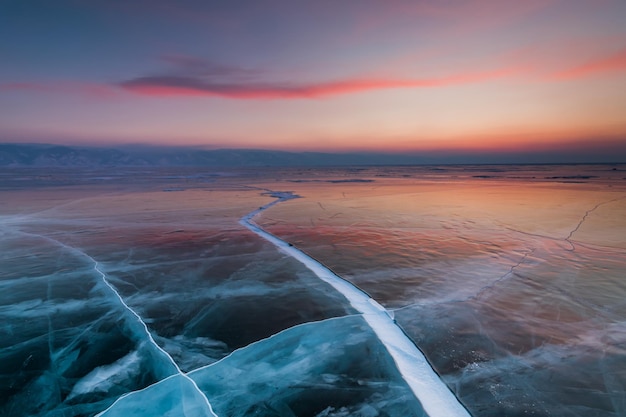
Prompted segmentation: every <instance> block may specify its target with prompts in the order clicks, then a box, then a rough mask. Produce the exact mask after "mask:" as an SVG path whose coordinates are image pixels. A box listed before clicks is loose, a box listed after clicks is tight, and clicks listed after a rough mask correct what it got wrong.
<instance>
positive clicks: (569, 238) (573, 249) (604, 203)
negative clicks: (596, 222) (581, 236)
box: [565, 197, 626, 251]
mask: <svg viewBox="0 0 626 417" xmlns="http://www.w3.org/2000/svg"><path fill="white" fill-rule="evenodd" d="M625 198H626V197H621V198H614V199H612V200H609V201H603V202H600V203H598V204H596V205H595V206H593V207H592V208H591V209H589V210H587V211H586V212H585V214H584V215H583V217H582V218H581V219H580V221H579V222H578V224H577V225H576V227H575V228H574V229H572V231H571V232H569V235H567V237H566V238H565V241H566V242H567V243H569V244H570V245H571V246H572V249H570V250H571V251H575V250H576V246H575V245H574V243H573V242H572V240H571V239H572V236H573V235H574V233H576V232H577V231H578V229H580V227H581V226H582V225H583V223H584V222H585V220H587V216H589V214H591V213H593V212H594V211H596V210H597V209H598V208H600V207H601V206H604V205H606V204H610V203H614V202H616V201H619V200H623V199H625Z"/></svg>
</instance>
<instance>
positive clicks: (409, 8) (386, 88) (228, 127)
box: [0, 0, 626, 159]
mask: <svg viewBox="0 0 626 417" xmlns="http://www.w3.org/2000/svg"><path fill="white" fill-rule="evenodd" d="M0 142H46V143H63V144H74V145H75V144H82V145H103V144H106V145H118V144H130V143H146V144H159V145H201V146H206V147H208V148H224V147H226V148H257V149H283V150H310V151H364V150H365V151H385V152H396V151H401V152H419V151H438V152H439V151H441V152H447V151H455V152H458V151H467V152H492V151H502V152H528V151H545V152H559V151H560V150H570V151H571V150H578V151H580V152H582V153H584V152H596V151H598V149H601V150H603V151H604V152H608V153H609V154H612V155H617V156H616V158H617V159H626V1H624V0H593V1H592V0H525V1H497V0H494V1H485V0H471V1H469V0H440V1H436V0H424V1H420V0H413V1H395V0H394V1H369V0H358V1H352V0H341V1H307V2H304V1H278V0H277V1H204V0H197V1H194V0H184V1H164V0H139V1H123V0H91V1H79V0H74V1H72V0H57V1H30V0H2V1H0Z"/></svg>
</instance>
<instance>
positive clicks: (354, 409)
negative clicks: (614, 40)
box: [0, 166, 626, 417]
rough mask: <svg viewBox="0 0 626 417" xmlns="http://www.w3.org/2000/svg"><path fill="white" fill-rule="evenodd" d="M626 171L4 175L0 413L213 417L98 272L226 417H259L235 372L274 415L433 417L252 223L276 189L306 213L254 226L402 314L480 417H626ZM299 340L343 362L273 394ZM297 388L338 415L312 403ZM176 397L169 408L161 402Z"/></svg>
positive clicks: (365, 336)
mask: <svg viewBox="0 0 626 417" xmlns="http://www.w3.org/2000/svg"><path fill="white" fill-rule="evenodd" d="M612 168H613V167H607V166H592V167H580V166H578V167H546V166H542V167H462V168H461V167H424V168H415V167H410V168H409V167H402V168H371V169H354V170H350V169H341V170H334V171H333V170H311V169H306V170H298V169H286V170H267V171H262V170H261V171H242V172H229V173H215V172H197V171H193V170H171V169H136V170H121V171H115V172H100V171H97V170H94V171H93V172H90V171H89V170H55V171H52V172H48V171H45V172H42V171H33V170H19V169H16V170H9V171H8V172H4V173H3V175H2V176H1V178H2V179H3V181H2V189H1V191H0V192H1V193H2V196H1V197H2V198H0V221H1V222H2V225H3V227H2V228H0V263H1V264H2V268H0V287H1V288H0V300H1V303H0V331H1V332H2V333H1V337H0V343H2V345H0V364H1V365H2V368H1V372H0V382H1V383H0V387H1V389H2V391H0V414H2V415H8V416H13V415H15V416H21V415H25V414H26V415H40V416H44V415H47V416H53V415H60V414H62V415H66V416H72V415H88V416H91V415H95V414H96V413H98V412H100V411H102V410H105V409H107V408H108V407H109V406H110V405H111V404H112V403H113V402H114V401H115V400H116V399H117V398H120V396H123V395H124V394H126V393H129V392H134V391H136V390H141V389H144V388H147V390H146V391H140V392H139V394H138V395H135V394H133V395H132V398H136V399H141V401H139V402H138V403H137V407H140V406H141V407H147V409H146V410H145V413H146V414H150V413H155V412H156V413H158V412H159V410H160V411H163V410H164V408H159V407H157V405H158V404H161V405H163V402H165V403H168V401H170V400H171V401H173V402H171V403H169V405H168V407H170V409H171V410H173V411H175V412H177V413H181V414H182V413H188V414H189V415H191V414H193V413H195V412H198V413H205V414H206V410H205V408H203V407H199V408H198V406H199V404H200V403H201V402H202V398H200V396H199V393H198V392H197V391H195V390H194V388H193V387H192V386H190V384H189V381H188V380H185V379H184V378H183V377H182V376H181V375H180V374H178V373H177V372H176V370H175V369H174V370H172V369H171V368H170V367H164V368H161V367H160V366H159V364H163V363H164V362H163V361H158V360H156V358H155V357H154V345H150V344H149V343H148V341H147V339H146V337H145V332H144V333H143V335H142V333H141V332H138V331H137V329H136V327H133V325H131V324H130V323H132V321H130V320H129V314H128V311H126V312H125V311H124V309H123V308H122V307H123V306H122V305H120V303H119V302H117V301H115V299H114V298H113V297H112V296H111V295H112V294H111V292H110V291H108V290H107V289H106V288H105V287H104V286H103V285H101V284H100V283H101V282H102V279H101V278H102V277H101V276H100V275H99V274H98V273H97V271H95V270H94V263H93V261H97V262H98V265H99V268H100V269H101V271H102V272H103V273H104V274H106V277H107V279H108V280H109V282H110V283H111V285H112V286H113V287H114V288H115V289H116V291H118V292H119V294H120V296H121V297H122V299H123V300H124V302H125V303H127V305H128V306H129V307H130V308H132V309H133V311H136V312H137V314H138V315H139V316H140V318H141V319H142V320H143V321H144V322H145V323H146V325H147V327H148V330H149V332H150V334H151V335H152V337H153V338H154V340H155V342H156V343H157V344H158V345H159V346H160V347H161V348H163V349H164V350H165V351H166V352H167V353H168V354H169V355H170V356H171V357H172V359H173V360H174V361H175V362H176V364H177V365H178V366H179V367H180V368H181V370H183V371H192V370H194V369H197V368H198V367H204V366H207V365H208V367H206V368H202V371H198V373H197V376H198V377H199V376H202V378H198V379H197V381H198V383H199V384H200V385H201V387H203V388H201V389H203V390H206V391H207V394H211V393H212V394H211V395H213V397H212V398H210V400H211V402H212V403H213V402H215V403H216V407H223V409H229V410H234V411H233V412H243V411H242V410H243V409H245V408H243V407H242V409H241V410H240V409H238V408H237V407H236V405H234V403H232V401H233V399H232V398H229V395H228V392H230V390H231V388H233V387H235V388H236V386H237V381H232V380H231V381H224V385H223V386H222V385H220V384H219V383H218V382H217V380H216V379H215V378H216V377H217V375H219V374H220V372H222V375H223V376H226V377H227V376H228V375H229V374H230V372H231V371H230V370H232V369H240V370H243V371H242V372H244V373H245V372H248V373H249V374H250V375H249V376H250V378H249V379H247V380H246V385H247V386H249V387H254V390H253V392H256V393H257V394H258V395H257V396H251V397H249V398H247V399H246V400H247V401H249V402H247V403H246V407H250V408H249V409H251V410H256V411H259V413H265V414H270V413H271V412H273V411H276V410H280V411H281V412H284V411H285V410H286V408H285V407H284V405H286V406H287V407H290V408H291V407H296V408H292V411H293V412H294V413H296V414H298V413H300V411H299V409H297V406H294V405H293V404H297V403H298V402H300V401H302V402H305V403H307V404H309V408H308V411H310V412H311V413H318V414H319V416H320V417H321V416H345V415H350V414H351V415H359V414H360V415H362V416H374V415H376V414H379V415H380V414H383V413H388V414H390V415H402V416H403V415H407V413H408V412H407V411H405V410H407V409H410V410H412V411H413V412H415V413H417V415H419V412H420V408H419V407H418V406H417V405H415V399H414V398H413V397H412V396H406V395H405V393H406V392H407V387H406V385H405V384H404V383H403V382H402V381H401V380H399V379H398V378H397V371H395V369H394V367H393V364H391V363H390V362H389V358H388V357H387V356H385V355H384V354H383V353H384V352H383V351H382V350H381V349H380V344H379V343H378V342H377V341H376V340H375V339H372V338H371V337H370V336H371V334H370V333H369V330H368V329H367V328H366V327H363V326H362V325H361V324H355V322H350V324H349V325H348V324H346V323H347V322H348V321H342V320H344V318H342V319H335V317H343V316H350V315H353V314H354V313H355V312H354V310H353V309H351V308H350V306H349V303H348V302H347V301H346V300H345V299H343V297H341V296H340V295H338V294H337V293H336V292H335V291H334V290H333V289H332V288H330V287H329V286H327V285H326V284H324V283H322V282H320V280H318V279H317V278H316V277H315V276H314V275H313V274H311V273H310V272H308V271H307V270H306V269H305V268H303V267H302V266H300V265H299V264H298V263H297V262H295V261H293V260H290V259H289V258H286V257H285V256H283V255H281V254H280V253H278V252H277V251H276V250H275V249H274V248H273V247H272V246H271V245H270V244H268V243H264V242H263V241H262V240H261V239H260V238H257V237H256V236H254V235H252V234H251V233H250V232H248V231H247V230H245V229H243V228H242V227H241V226H239V225H238V224H237V222H238V220H239V218H240V217H241V216H243V215H245V214H247V213H249V212H250V211H252V210H254V209H256V208H258V207H260V206H263V205H265V204H267V203H269V202H271V201H272V200H273V198H272V197H271V196H270V195H268V194H267V190H268V189H273V190H290V191H293V192H295V193H297V194H299V195H301V196H302V197H303V198H301V199H296V200H292V201H287V202H284V203H281V204H278V205H275V206H273V207H272V208H271V209H269V210H267V211H265V212H264V213H263V217H262V218H257V222H258V223H260V224H261V225H265V226H268V227H269V229H270V231H272V232H274V233H277V234H279V235H280V236H281V237H283V238H285V239H287V240H289V241H290V242H292V243H293V244H295V245H296V246H297V247H298V248H301V249H304V250H306V251H307V252H308V253H309V254H311V255H313V256H315V257H316V258H317V259H319V260H321V261H322V262H324V263H325V264H327V265H329V266H330V267H332V268H333V270H334V271H335V272H337V273H339V274H340V275H342V276H344V277H346V278H348V279H350V280H351V281H352V282H354V283H356V284H357V285H358V286H360V287H362V288H363V289H365V290H366V291H367V292H368V293H369V294H370V295H372V296H373V297H374V298H375V299H377V300H378V301H379V302H381V304H383V305H385V307H387V308H390V309H395V318H396V320H397V322H398V323H399V324H400V325H401V326H402V327H403V328H404V329H405V331H407V333H408V334H409V335H410V336H411V337H412V338H413V340H415V341H416V342H417V343H418V345H419V346H420V347H421V348H422V349H423V350H424V351H425V352H426V353H427V354H428V357H429V359H430V360H431V362H432V363H433V364H434V365H435V366H436V367H437V368H438V369H439V371H440V372H441V373H442V374H443V377H444V380H445V381H446V382H447V383H448V385H449V386H450V387H451V388H452V389H453V390H454V391H455V392H456V393H457V394H458V395H459V396H460V397H461V399H462V400H463V401H464V402H465V404H467V405H468V406H470V408H471V410H472V412H473V415H474V416H476V417H477V416H499V415H509V416H516V415H522V414H523V413H529V414H534V415H539V416H541V415H559V416H561V415H564V416H567V415H595V416H619V415H623V414H624V413H625V412H626V411H625V406H624V404H625V401H626V400H625V394H624V392H625V389H624V387H625V386H626V374H625V373H624V370H623V369H624V366H623V364H624V363H626V355H625V353H624V346H625V344H626V336H625V334H626V331H625V327H624V322H625V316H626V311H625V309H626V305H625V303H624V301H623V300H624V299H626V297H625V295H626V289H625V288H624V280H623V276H624V271H625V270H626V268H625V266H624V256H623V255H624V250H625V248H626V244H625V242H624V238H623V236H626V230H625V226H624V219H626V215H624V214H625V213H624V211H625V210H626V205H625V200H624V199H623V197H624V196H625V194H624V180H623V179H622V178H623V177H626V175H625V174H624V170H626V167H624V166H617V167H615V168H616V169H615V170H612ZM514 177H515V178H514ZM294 181H297V182H294ZM38 236H39V237H38ZM51 239H52V240H51ZM53 240H56V241H58V242H61V243H62V245H65V247H64V246H59V245H57V244H54V242H53ZM72 248H73V249H72ZM77 251H78V252H77ZM79 252H81V253H84V254H86V255H88V257H85V256H83V255H80V253H79ZM90 258H91V259H90ZM348 319H349V320H353V318H351V317H346V318H345V320H348ZM357 319H358V318H354V320H357ZM303 323H311V324H303ZM135 326H136V325H135ZM348 327H349V328H350V329H351V330H350V331H345V330H346V329H347V328H348ZM313 329H320V333H319V334H317V333H315V332H312V331H310V330H313ZM277 332H278V334H277ZM276 334H277V335H276ZM272 335H276V336H274V337H271V338H270V339H266V338H267V337H269V336H272ZM320 335H326V336H324V337H321V336H320ZM259 340H262V342H258V343H255V342H256V341H259ZM304 340H309V342H311V341H312V342H313V345H316V344H317V343H318V342H320V340H324V341H328V342H330V343H334V345H333V346H334V347H335V348H334V349H330V350H322V351H318V350H316V347H315V346H313V345H311V344H309V347H310V348H306V349H303V350H300V351H299V350H298V349H296V350H295V351H293V352H292V353H293V355H296V356H293V355H292V356H288V357H289V358H291V359H294V364H295V363H300V362H298V361H297V360H296V359H297V357H300V356H297V355H300V353H302V354H303V355H304V356H302V358H306V357H310V356H307V355H308V353H310V354H311V355H313V357H314V358H318V357H319V358H320V360H319V363H317V362H316V361H314V362H312V363H309V367H306V366H303V367H298V369H297V371H298V372H296V373H294V374H293V379H289V378H288V377H289V375H291V372H287V371H289V370H290V369H291V368H290V367H289V366H288V365H289V363H288V362H287V363H285V362H283V363H280V366H279V367H278V368H279V369H280V372H283V371H284V372H287V377H285V378H284V379H280V380H278V381H274V380H273V379H272V377H274V376H276V377H277V376H278V375H280V376H284V375H285V374H284V373H280V372H278V373H271V372H266V373H264V372H259V371H258V370H259V369H264V368H263V367H264V366H265V367H267V366H269V365H270V364H276V365H278V362H280V358H281V357H282V356H281V355H279V356H278V357H275V358H274V359H275V361H274V359H272V360H271V361H270V360H269V356H271V353H273V352H274V351H276V350H277V345H274V344H273V343H274V342H278V341H283V342H284V343H285V346H282V347H284V348H287V346H288V345H290V344H291V346H292V347H294V346H296V345H298V346H300V344H299V343H300V342H299V341H304ZM266 342H267V343H266ZM356 342H358V343H356ZM303 343H304V342H303ZM305 344H306V343H305ZM238 348H239V349H240V350H237V349H238ZM256 349H258V350H256ZM283 352H286V351H283ZM307 352H308V353H307ZM381 352H382V353H381ZM268 355H269V356H268ZM263 357H268V361H267V362H263V359H262V358H263ZM246 358H247V359H246ZM372 358H378V359H376V361H373V360H372ZM244 359H245V360H244ZM346 360H348V361H351V362H350V363H353V364H354V365H355V366H350V367H348V368H345V369H344V368H341V366H346V364H347V363H348V362H346ZM370 362H375V363H377V364H378V365H380V366H379V367H376V366H375V365H372V363H370ZM300 364H301V363H300ZM213 367H215V368H213ZM212 368H213V369H214V370H215V374H214V375H213V373H212V372H211V371H210V370H211V369H212ZM335 368H337V369H335ZM326 370H328V372H326ZM335 371H340V374H339V375H337V374H333V372H335ZM344 371H345V372H344ZM364 372H365V374H364ZM368 372H370V374H368ZM372 373H373V374H372ZM191 376H192V377H194V378H195V376H196V373H193V372H192V373H191ZM205 377H206V378H205ZM364 377H365V379H363V378H364ZM163 378H165V379H163ZM316 378H317V379H316ZM226 379H228V378H226ZM158 381H162V382H160V383H159V384H158V385H153V384H155V383H157V382H158ZM184 381H187V382H184ZM271 383H275V384H276V385H272V387H274V386H276V387H278V388H279V389H280V390H281V394H280V395H279V396H278V397H276V398H278V399H279V400H278V403H273V402H272V399H273V398H274V397H273V396H272V395H271V390H268V389H267V387H268V386H270V385H269V384H271ZM299 383H304V384H305V386H306V387H308V388H311V387H312V386H313V385H315V384H321V386H323V388H324V389H327V390H328V392H332V393H333V395H332V396H331V398H335V399H337V400H336V401H335V400H333V402H328V403H323V401H320V402H316V401H312V400H311V399H310V398H309V397H307V396H306V391H307V390H304V391H301V390H300V388H301V387H300V385H299ZM161 384H169V387H168V389H167V390H166V391H168V394H167V395H165V393H163V392H161V393H160V394H164V395H160V394H159V395H158V396H157V397H158V398H157V399H155V401H154V402H153V403H146V400H145V399H143V398H145V397H143V396H142V395H141V393H143V392H155V391H153V390H154V389H157V392H158V390H159V389H158V388H155V387H160V386H164V385H161ZM203 384H204V385H203ZM306 384H313V385H306ZM316 386H318V387H319V385H316ZM148 387H149V388H148ZM251 390H252V388H251ZM203 392H204V391H203ZM355 392H360V393H361V394H359V395H357V396H356V397H354V400H355V401H353V402H350V401H349V400H345V401H344V400H341V401H339V400H338V399H341V398H344V399H345V398H346V397H351V394H352V393H355ZM222 394H224V395H222ZM211 395H209V397H211ZM130 398H131V396H127V397H124V401H126V399H128V401H130ZM239 398H240V399H241V397H239ZM307 398H308V399H307ZM318 399H319V398H318ZM157 400H158V401H157ZM307 401H308V402H307ZM118 404H122V401H120V402H119V403H118ZM268 405H269V406H271V407H278V408H276V410H273V409H270V408H265V409H264V408H263V407H267V406H268ZM115 407H117V405H116V406H114V407H113V408H112V409H111V410H110V411H109V412H112V411H113V409H115ZM228 407H232V408H228ZM385 407H386V408H385ZM390 407H391V408H390ZM393 407H395V408H393ZM120 410H121V408H119V409H117V411H120ZM218 415H219V413H218ZM287 415H288V414H287Z"/></svg>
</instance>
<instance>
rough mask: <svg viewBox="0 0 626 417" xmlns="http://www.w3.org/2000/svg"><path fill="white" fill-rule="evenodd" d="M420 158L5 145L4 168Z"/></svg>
mask: <svg viewBox="0 0 626 417" xmlns="http://www.w3.org/2000/svg"><path fill="white" fill-rule="evenodd" d="M417 159H419V158H416V157H415V156H407V155H387V154H374V153H370V154H368V153H346V154H333V153H321V152H284V151H269V150H253V149H217V150H205V149H198V148H191V147H189V148H175V147H172V148H168V147H149V146H135V147H131V146H128V147H120V148H96V147H77V146H62V145H48V144H13V143H11V144H0V166H4V167H98V166H216V167H219V166H222V167H244V166H252V167H253V166H340V165H397V164H414V163H419V162H422V163H423V162H425V161H424V160H421V161H419V160H417Z"/></svg>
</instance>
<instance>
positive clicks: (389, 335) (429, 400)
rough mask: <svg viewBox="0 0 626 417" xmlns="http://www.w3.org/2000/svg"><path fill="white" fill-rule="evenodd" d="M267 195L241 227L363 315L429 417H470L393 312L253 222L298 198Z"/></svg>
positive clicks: (273, 193) (296, 196)
mask: <svg viewBox="0 0 626 417" xmlns="http://www.w3.org/2000/svg"><path fill="white" fill-rule="evenodd" d="M267 195H269V196H271V197H274V198H276V200H274V201H272V202H270V203H268V204H266V205H264V206H261V207H259V208H258V209H257V210H254V211H252V212H250V213H248V214H247V215H245V216H244V217H242V218H241V220H240V224H241V225H242V226H244V227H246V228H248V229H249V230H251V231H252V232H254V233H256V234H257V235H259V236H261V237H262V238H264V239H265V240H267V241H269V242H270V243H272V244H273V245H274V246H276V247H277V248H278V249H279V250H280V251H282V252H283V253H285V254H286V255H288V256H291V257H292V258H294V259H296V260H298V261H299V262H301V263H302V264H304V265H305V266H306V267H307V268H308V269H309V270H311V271H312V272H313V273H314V274H315V275H316V276H317V277H319V278H320V279H321V280H323V281H325V282H326V283H328V284H330V285H331V286H332V287H333V288H335V289H336V290H337V291H339V292H340V293H341V294H343V295H344V297H346V299H347V300H348V301H349V302H350V304H351V305H352V307H354V308H355V309H356V310H357V311H359V312H360V313H361V314H362V315H363V318H364V319H365V321H366V322H367V324H368V325H369V326H370V328H371V329H372V330H373V331H374V333H375V334H376V336H377V337H378V339H379V340H380V342H381V343H382V344H383V345H384V346H385V348H386V349H387V351H388V352H389V354H390V355H391V357H392V358H393V360H394V361H395V363H396V366H397V368H398V370H399V372H400V374H401V375H402V377H403V378H404V380H405V381H406V382H407V384H408V385H409V387H410V389H411V390H412V392H413V394H414V395H415V396H416V397H417V399H418V400H419V401H420V402H421V404H422V406H423V407H424V410H425V411H426V412H427V413H428V415H429V416H431V417H435V416H446V417H456V416H458V417H461V416H463V417H469V416H470V414H469V412H468V411H467V410H466V409H465V407H464V406H463V405H462V404H461V403H460V402H459V400H458V399H457V398H456V397H455V396H454V394H453V393H452V391H450V389H449V388H448V387H447V386H446V385H445V383H444V382H443V381H442V380H441V378H440V377H439V376H438V375H437V373H436V372H435V371H434V370H433V368H432V367H431V366H430V364H429V363H428V361H427V360H426V358H425V356H424V354H423V353H422V352H421V351H420V350H419V349H418V348H417V346H416V345H415V344H414V343H413V342H412V341H411V340H410V339H409V338H408V337H407V335H406V334H405V333H404V331H403V330H402V329H401V328H400V327H399V326H398V325H397V323H396V322H395V320H394V319H393V313H392V312H389V311H387V310H386V309H385V308H384V307H383V306H382V305H380V304H379V303H378V302H377V301H376V300H374V299H372V298H371V297H370V296H369V295H367V294H366V293H365V292H364V291H362V290H361V289H360V288H358V287H356V286H355V285H353V284H352V283H350V282H348V281H346V280H344V279H343V278H341V277H340V276H338V275H337V274H335V273H334V272H333V271H331V270H330V269H329V268H327V267H326V266H324V265H323V264H322V263H320V262H319V261H317V260H315V259H313V258H312V257H310V256H309V255H307V254H306V253H304V252H302V251H301V250H299V249H297V248H296V247H294V246H293V245H292V244H290V243H288V242H286V241H284V240H282V239H280V238H278V237H277V236H275V235H273V234H271V233H269V232H267V231H266V230H264V229H263V228H262V227H260V226H259V225H257V224H256V223H255V222H254V217H256V216H257V215H258V214H259V213H261V212H263V211H265V210H267V209H269V208H270V207H272V206H274V205H276V204H279V203H281V202H285V201H288V200H291V199H294V198H299V197H300V196H298V195H295V194H293V193H292V192H275V191H269V190H267Z"/></svg>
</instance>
